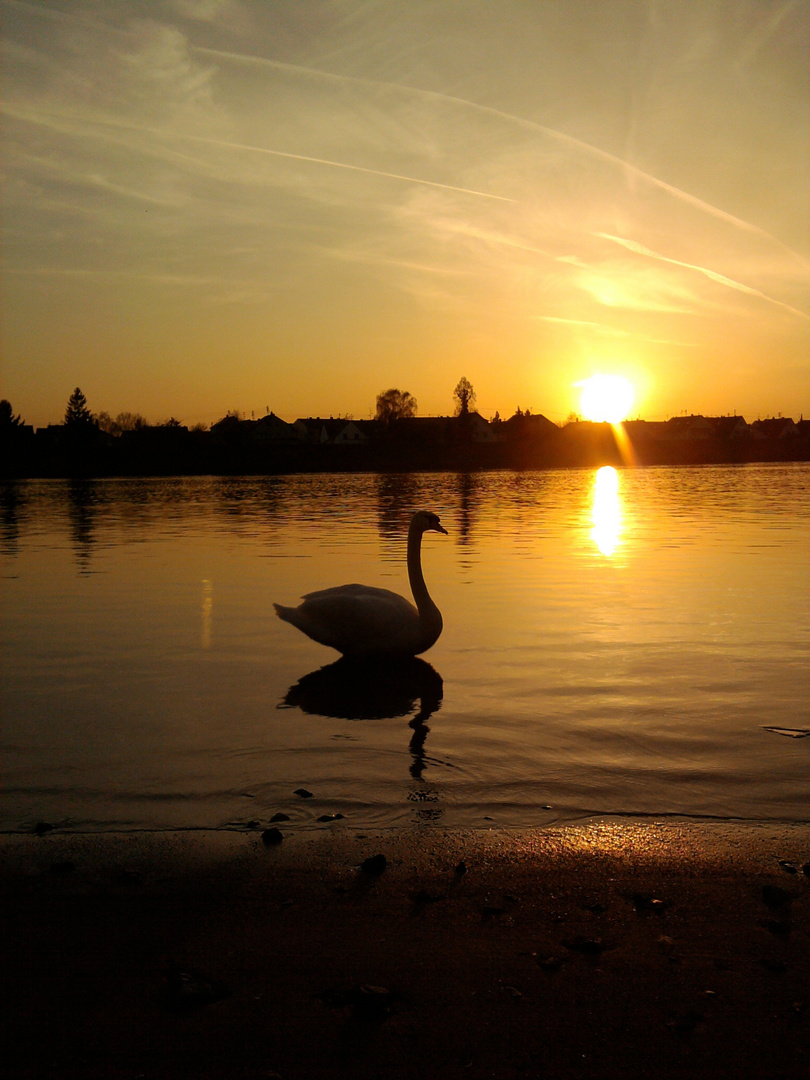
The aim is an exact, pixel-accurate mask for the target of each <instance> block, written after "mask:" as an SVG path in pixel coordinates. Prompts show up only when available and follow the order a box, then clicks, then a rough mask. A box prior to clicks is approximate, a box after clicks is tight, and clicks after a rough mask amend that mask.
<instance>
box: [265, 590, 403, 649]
mask: <svg viewBox="0 0 810 1080" xmlns="http://www.w3.org/2000/svg"><path fill="white" fill-rule="evenodd" d="M276 610H277V611H278V613H279V615H280V617H281V618H283V619H285V620H286V621H287V622H291V623H292V624H293V625H294V626H297V627H298V629H299V630H301V631H303V633H305V634H307V635H308V636H309V637H311V638H312V639H313V640H314V641H318V642H320V643H321V644H322V645H329V646H331V647H332V648H334V649H337V650H338V651H339V652H342V653H345V654H348V655H364V654H370V653H375V652H389V651H390V652H399V653H407V652H408V651H409V650H411V649H412V650H414V651H416V649H417V648H418V643H419V641H420V640H421V628H420V622H419V612H418V611H417V610H416V608H415V607H414V606H413V604H411V603H409V601H407V600H406V599H405V598H404V597H403V596H400V595H399V594H398V593H395V592H391V590H390V589H375V588H372V587H371V586H368V585H340V586H338V587H337V588H335V589H321V590H319V591H317V592H312V593H307V595H306V596H305V597H304V598H303V603H301V604H299V606H298V607H297V608H282V609H279V608H278V607H277V608H276Z"/></svg>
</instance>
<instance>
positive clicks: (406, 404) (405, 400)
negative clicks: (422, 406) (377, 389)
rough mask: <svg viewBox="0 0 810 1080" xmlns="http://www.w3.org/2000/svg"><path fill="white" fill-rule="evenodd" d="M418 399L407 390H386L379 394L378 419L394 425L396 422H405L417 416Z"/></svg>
mask: <svg viewBox="0 0 810 1080" xmlns="http://www.w3.org/2000/svg"><path fill="white" fill-rule="evenodd" d="M416 409H417V405H416V398H415V397H414V396H413V394H409V393H408V391H407V390H395V389H393V388H392V389H391V390H386V391H385V392H384V393H382V394H377V414H376V419H377V420H382V421H383V423H386V424H392V423H393V422H394V421H395V420H405V419H409V418H410V417H412V416H416Z"/></svg>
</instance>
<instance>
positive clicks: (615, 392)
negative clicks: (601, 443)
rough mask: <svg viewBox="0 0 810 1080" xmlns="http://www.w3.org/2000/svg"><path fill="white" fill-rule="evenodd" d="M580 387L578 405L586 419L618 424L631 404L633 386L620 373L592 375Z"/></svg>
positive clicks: (579, 384)
mask: <svg viewBox="0 0 810 1080" xmlns="http://www.w3.org/2000/svg"><path fill="white" fill-rule="evenodd" d="M577 385H578V386H581V387H582V396H581V397H580V399H579V407H580V409H581V411H582V415H583V416H584V417H585V419H586V420H595V421H597V422H601V421H605V420H606V421H607V422H608V423H609V424H620V423H621V422H622V420H624V419H625V417H626V416H627V414H628V413H629V412H630V409H631V408H632V405H633V386H632V384H631V383H630V382H629V381H628V380H627V379H625V378H624V377H623V376H622V375H592V376H591V377H590V379H585V380H584V382H581V383H577Z"/></svg>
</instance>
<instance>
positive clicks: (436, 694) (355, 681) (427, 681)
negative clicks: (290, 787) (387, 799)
mask: <svg viewBox="0 0 810 1080" xmlns="http://www.w3.org/2000/svg"><path fill="white" fill-rule="evenodd" d="M443 694H444V683H443V681H442V677H441V675H439V673H438V672H437V671H436V669H435V668H433V667H431V665H430V664H428V663H427V661H425V660H420V659H419V658H418V657H408V658H406V659H402V660H376V661H371V660H367V661H364V660H351V659H348V658H347V657H342V658H341V659H340V660H336V661H335V663H334V664H329V665H328V667H322V668H319V669H318V670H317V671H311V672H310V673H309V674H308V675H304V676H303V678H301V679H299V680H298V682H297V683H295V684H294V685H293V686H291V687H290V689H289V690H288V691H287V693H286V695H285V697H284V700H283V701H282V703H281V706H282V707H285V706H286V707H288V708H298V709H301V711H302V712H305V713H309V714H311V715H314V716H331V717H334V718H335V719H337V720H383V719H389V718H393V717H397V716H409V715H411V714H412V713H413V715H412V716H411V719H410V720H409V722H408V726H409V727H410V728H411V729H412V731H413V734H412V735H411V739H410V742H409V744H408V749H409V750H410V752H411V755H412V758H413V760H412V762H411V767H410V774H411V776H412V777H414V779H416V780H421V778H422V773H423V771H424V769H425V765H426V761H425V740H426V739H427V736H428V732H429V731H430V728H429V727H428V726H427V724H426V722H425V721H426V720H427V719H428V718H429V717H430V716H431V715H432V714H433V713H435V712H437V711H438V710H439V708H440V707H441V703H442V697H443ZM417 702H418V708H417ZM414 710H416V711H414Z"/></svg>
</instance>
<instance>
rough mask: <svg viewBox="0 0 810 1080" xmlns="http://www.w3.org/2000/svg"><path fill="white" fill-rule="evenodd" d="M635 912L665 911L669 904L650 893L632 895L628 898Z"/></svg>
mask: <svg viewBox="0 0 810 1080" xmlns="http://www.w3.org/2000/svg"><path fill="white" fill-rule="evenodd" d="M630 899H631V901H632V903H633V907H634V908H635V909H636V911H657V912H661V911H666V909H667V908H668V907H669V904H668V903H667V901H666V900H659V898H658V897H657V896H652V895H651V894H650V893H633V894H632V895H631V897H630Z"/></svg>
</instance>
